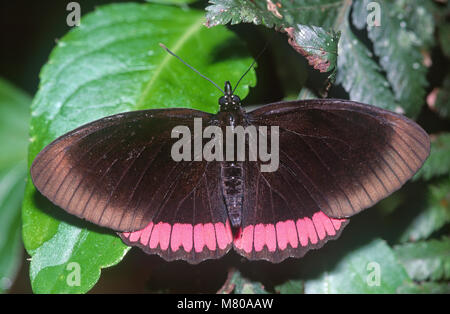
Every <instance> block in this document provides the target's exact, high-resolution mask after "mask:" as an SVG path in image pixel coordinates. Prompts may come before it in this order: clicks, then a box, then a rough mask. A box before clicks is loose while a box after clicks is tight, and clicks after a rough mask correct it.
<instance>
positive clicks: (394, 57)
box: [352, 0, 434, 116]
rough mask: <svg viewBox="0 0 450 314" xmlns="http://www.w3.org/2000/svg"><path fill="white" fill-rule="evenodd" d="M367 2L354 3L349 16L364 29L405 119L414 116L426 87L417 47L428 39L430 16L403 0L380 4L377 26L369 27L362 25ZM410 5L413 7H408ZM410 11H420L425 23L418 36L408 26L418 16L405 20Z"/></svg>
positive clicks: (430, 14) (421, 7)
mask: <svg viewBox="0 0 450 314" xmlns="http://www.w3.org/2000/svg"><path fill="white" fill-rule="evenodd" d="M369 2H370V1H369V0H364V1H355V5H354V7H353V10H354V11H353V15H352V16H353V18H354V24H355V25H356V26H357V27H359V28H364V27H366V28H367V31H368V36H369V38H370V39H371V41H372V43H373V47H374V51H375V54H376V55H377V56H378V57H379V58H380V65H381V67H382V68H383V70H384V71H386V74H387V79H388V81H389V82H390V84H391V86H392V89H393V91H394V93H395V97H396V99H397V101H398V102H399V103H400V104H401V105H402V108H403V109H404V111H405V113H406V114H407V115H408V116H416V115H417V114H418V113H419V111H420V108H421V106H422V104H423V102H424V98H425V87H426V86H427V84H428V83H427V80H426V72H427V68H426V67H425V65H424V63H423V55H422V54H421V48H422V47H423V46H424V42H425V41H426V40H430V38H432V34H433V30H434V22H433V16H432V13H431V12H429V11H428V10H427V8H426V7H425V6H420V4H419V3H417V1H409V5H408V4H407V3H406V2H405V1H393V2H390V1H381V2H380V6H381V8H380V10H381V14H380V16H381V21H380V23H381V25H377V26H370V25H369V24H368V23H367V22H366V17H367V14H368V11H367V5H368V4H369ZM411 2H415V3H416V5H414V6H410V5H411ZM421 2H423V1H421ZM413 10H414V11H416V12H417V11H420V12H422V16H423V17H425V18H424V19H420V21H422V22H423V23H422V24H426V25H422V29H421V31H422V33H421V34H417V33H416V32H415V30H417V29H415V28H414V27H413V26H411V25H413V24H412V23H417V22H418V21H417V20H418V18H417V17H418V16H419V17H420V14H416V15H414V17H415V19H412V20H410V19H408V17H409V13H408V12H409V11H413ZM419 35H421V36H423V37H425V39H422V38H420V37H419Z"/></svg>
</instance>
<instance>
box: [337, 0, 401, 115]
mask: <svg viewBox="0 0 450 314" xmlns="http://www.w3.org/2000/svg"><path fill="white" fill-rule="evenodd" d="M349 12H350V7H348V8H347V12H346V15H345V18H344V19H343V22H342V23H341V25H340V31H341V40H340V43H339V50H338V71H337V78H336V83H338V84H341V85H342V86H343V87H344V89H345V90H346V91H347V92H348V93H349V95H350V99H351V100H354V101H360V102H363V103H367V104H371V105H374V106H377V107H380V108H384V109H388V110H392V111H396V110H397V111H398V109H401V107H399V105H398V104H397V103H396V100H395V97H394V94H393V93H392V91H391V89H390V85H389V82H388V81H387V80H386V79H385V77H384V76H383V75H382V74H381V68H380V66H379V65H378V64H377V63H376V62H375V61H374V60H373V54H372V52H370V50H369V49H367V48H366V46H364V44H363V43H362V42H361V41H360V40H359V39H357V37H356V36H355V34H354V33H353V31H352V30H351V25H350V24H349V22H348V14H349Z"/></svg>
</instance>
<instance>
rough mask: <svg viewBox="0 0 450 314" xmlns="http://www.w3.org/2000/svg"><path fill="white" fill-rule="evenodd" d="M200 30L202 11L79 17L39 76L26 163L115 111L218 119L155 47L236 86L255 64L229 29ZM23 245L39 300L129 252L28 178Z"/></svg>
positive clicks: (116, 11) (209, 89) (106, 11)
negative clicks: (192, 113) (203, 114)
mask: <svg viewBox="0 0 450 314" xmlns="http://www.w3.org/2000/svg"><path fill="white" fill-rule="evenodd" d="M174 21H176V23H174ZM203 24H204V17H203V13H202V12H200V11H196V10H189V9H181V8H178V7H171V6H165V5H153V4H113V5H107V6H103V7H99V8H98V9H96V10H95V11H94V12H92V13H90V14H88V15H86V16H85V17H83V18H82V20H81V26H80V27H77V28H75V29H73V30H71V31H70V32H69V33H68V34H66V35H65V36H64V37H63V38H62V39H60V40H59V41H58V45H57V47H56V48H55V49H54V50H53V52H52V53H51V55H50V58H49V61H48V63H47V64H46V65H45V66H44V67H43V69H42V72H41V76H40V77H41V83H40V87H39V91H38V93H37V95H36V97H35V99H34V101H33V104H32V120H31V127H30V134H31V139H32V142H31V144H30V146H29V159H28V164H29V165H31V162H32V160H33V159H34V157H35V156H36V154H37V153H38V152H39V151H40V150H41V149H42V148H43V147H44V146H45V145H47V144H48V143H50V142H51V141H52V140H54V139H55V138H56V137H57V136H59V135H61V134H64V133H66V132H68V131H70V130H72V129H74V128H76V127H77V126H80V125H82V124H84V123H87V122H89V121H92V120H95V119H98V118H101V117H104V116H108V115H111V114H115V113H118V112H124V111H130V110H139V109H150V108H169V107H186V108H195V109H200V110H204V111H208V112H216V111H217V110H218V98H219V96H220V94H221V93H220V92H219V91H217V90H216V88H215V87H214V86H213V85H212V84H210V83H209V82H207V81H206V80H204V79H203V78H201V77H200V76H198V75H197V74H195V73H194V72H192V71H191V70H189V69H188V68H186V66H184V65H183V64H182V63H181V62H179V61H178V60H177V59H176V58H174V57H172V56H170V55H169V54H168V53H167V52H166V51H164V50H163V49H161V47H159V45H158V44H159V43H160V42H162V43H164V44H165V45H166V46H167V47H169V48H170V49H171V50H173V51H174V52H175V53H177V54H179V55H180V56H181V57H183V58H184V59H185V60H186V61H187V62H189V63H190V64H191V65H192V66H194V67H195V68H197V69H198V70H199V71H200V72H202V73H203V74H205V75H206V76H208V77H210V78H211V79H212V80H214V81H216V82H219V83H222V82H224V81H225V80H230V81H231V82H236V81H237V80H238V79H239V77H240V76H241V75H242V74H243V73H244V72H245V70H246V69H247V68H248V66H249V65H250V64H251V61H252V59H251V58H250V57H249V56H248V53H247V51H246V50H245V48H244V46H243V43H241V42H240V40H239V39H238V38H237V37H236V36H234V35H233V33H232V32H230V31H228V30H227V29H226V28H224V27H217V28H214V29H207V28H206V27H204V25H203ZM254 82H255V73H254V71H253V70H252V71H251V72H250V73H249V74H248V75H247V76H246V77H245V78H244V79H243V81H242V82H241V84H240V85H239V87H238V89H237V94H238V95H240V96H241V98H244V97H245V96H246V95H247V93H248V90H249V87H250V86H251V85H254ZM23 236H24V243H25V247H26V249H27V251H28V252H29V254H30V255H32V260H31V265H30V277H31V283H32V287H33V291H34V292H42V293H48V292H76V293H83V292H86V291H88V290H89V289H90V288H92V286H93V285H94V284H95V283H96V281H97V280H98V278H99V275H100V270H101V269H102V268H104V267H109V266H112V265H114V264H116V263H118V262H119V261H120V260H121V259H122V258H123V256H124V255H125V253H126V252H127V251H128V249H129V248H128V247H127V246H125V245H124V244H123V243H122V242H121V240H120V239H119V238H118V237H117V236H115V235H113V233H112V232H109V231H107V230H104V229H100V228H94V227H93V226H92V225H90V224H87V223H85V222H83V221H81V220H79V219H76V218H73V217H72V216H70V215H68V214H66V213H65V212H63V211H62V210H61V209H59V208H57V207H55V206H53V205H52V204H51V203H50V202H49V201H48V200H46V199H45V198H43V197H42V196H40V195H39V194H38V193H37V192H36V190H35V188H34V186H33V184H32V182H31V180H30V178H29V179H28V182H27V188H26V195H25V201H24V206H23ZM73 262H76V263H78V264H79V265H80V270H81V281H80V285H79V286H77V285H69V284H67V282H68V281H67V280H68V279H70V278H72V277H71V276H72V275H73V274H72V273H71V272H70V271H68V270H67V267H68V266H70V265H71V263H73ZM69 269H71V268H70V267H69ZM69 282H70V280H69Z"/></svg>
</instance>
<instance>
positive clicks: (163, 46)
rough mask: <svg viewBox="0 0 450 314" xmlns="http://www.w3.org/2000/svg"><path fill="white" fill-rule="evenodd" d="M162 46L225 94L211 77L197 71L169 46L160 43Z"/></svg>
mask: <svg viewBox="0 0 450 314" xmlns="http://www.w3.org/2000/svg"><path fill="white" fill-rule="evenodd" d="M159 45H160V46H161V48H163V49H165V50H166V51H167V52H168V53H170V54H171V55H172V56H174V57H176V58H177V59H178V60H180V61H181V62H183V63H184V65H186V66H187V67H189V68H190V69H191V70H193V71H194V72H195V73H197V74H198V75H200V76H201V77H203V78H204V79H205V80H207V81H209V82H210V83H212V84H213V85H214V86H215V87H216V88H217V89H218V90H220V91H221V92H222V93H223V94H224V95H225V92H224V91H223V89H221V88H220V87H219V85H217V84H216V83H214V82H213V81H212V80H211V79H209V78H207V77H206V76H204V75H203V74H201V73H200V72H199V71H197V70H196V69H195V68H194V67H193V66H191V65H189V64H188V63H187V62H186V61H184V60H183V59H181V58H180V57H178V56H177V55H176V54H174V53H173V52H172V51H170V50H169V48H167V47H166V46H165V45H164V44H161V43H160V44H159Z"/></svg>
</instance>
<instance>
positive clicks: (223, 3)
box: [206, 0, 341, 75]
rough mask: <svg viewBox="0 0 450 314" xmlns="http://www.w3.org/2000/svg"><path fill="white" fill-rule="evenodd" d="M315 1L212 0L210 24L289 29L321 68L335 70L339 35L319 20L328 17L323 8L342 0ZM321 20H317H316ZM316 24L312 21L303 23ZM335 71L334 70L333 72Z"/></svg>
mask: <svg viewBox="0 0 450 314" xmlns="http://www.w3.org/2000/svg"><path fill="white" fill-rule="evenodd" d="M320 2H321V1H319V3H316V4H315V5H311V4H309V3H308V2H307V1H304V0H297V1H281V0H279V1H276V2H273V1H271V0H268V1H255V2H253V1H245V0H212V1H210V3H211V5H210V6H208V7H207V8H206V11H207V14H206V18H207V24H206V25H207V26H208V27H212V26H216V25H219V24H227V23H231V24H232V25H233V24H238V23H253V24H255V25H264V26H266V27H269V28H273V27H276V28H277V29H278V30H280V31H282V32H286V33H287V35H288V37H289V44H290V45H291V46H292V47H293V48H294V49H295V50H296V51H297V52H298V53H300V54H302V55H303V56H304V57H305V58H306V59H307V60H308V63H309V64H310V65H311V66H312V67H313V68H314V69H316V70H319V71H320V72H330V71H333V70H335V68H336V62H337V44H338V41H339V35H338V34H336V33H334V32H333V31H332V30H330V31H327V30H325V29H323V28H321V27H319V26H317V24H319V23H322V22H323V21H324V17H326V16H325V15H324V14H320V10H322V9H323V8H327V9H330V8H333V9H334V10H336V8H337V7H338V4H339V3H340V2H341V1H335V2H336V3H331V4H330V1H327V3H325V2H323V3H320ZM316 23H317V24H316ZM303 24H312V25H303ZM333 74H334V72H333V73H332V74H331V75H333Z"/></svg>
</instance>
